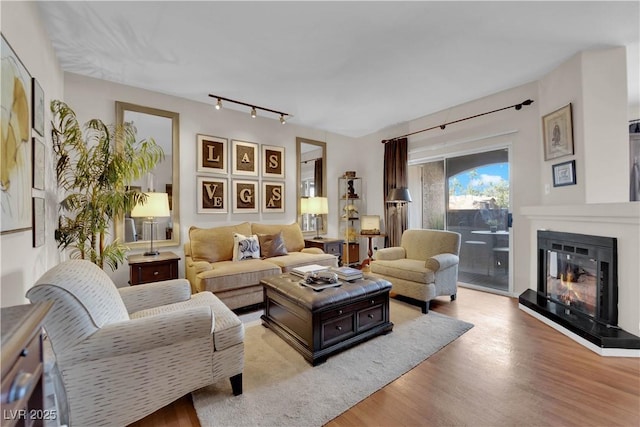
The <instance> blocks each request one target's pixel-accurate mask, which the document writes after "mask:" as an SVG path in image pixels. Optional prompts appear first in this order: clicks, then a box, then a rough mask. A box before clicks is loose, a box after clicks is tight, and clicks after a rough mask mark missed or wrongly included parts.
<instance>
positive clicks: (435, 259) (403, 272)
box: [371, 229, 460, 313]
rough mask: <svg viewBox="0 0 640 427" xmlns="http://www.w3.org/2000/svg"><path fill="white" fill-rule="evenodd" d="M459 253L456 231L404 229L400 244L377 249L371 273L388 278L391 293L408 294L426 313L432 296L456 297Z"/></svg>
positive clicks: (458, 237) (458, 239) (458, 240)
mask: <svg viewBox="0 0 640 427" xmlns="http://www.w3.org/2000/svg"><path fill="white" fill-rule="evenodd" d="M459 253H460V234H459V233H455V232H452V231H441V230H423V229H413V230H405V232H404V233H402V238H401V240H400V246H397V247H391V248H384V249H380V250H378V252H377V253H376V259H375V260H374V261H372V262H371V275H372V276H376V277H380V278H383V279H386V280H388V281H390V282H391V284H392V285H393V288H392V290H391V291H392V292H393V293H395V294H397V295H402V296H405V297H408V298H410V299H411V302H415V303H417V304H418V305H419V306H420V308H421V309H422V312H423V313H427V312H428V311H429V301H431V300H432V299H434V298H435V297H438V296H441V295H448V296H450V297H451V301H453V300H455V299H456V293H457V292H458V263H459V258H458V255H459Z"/></svg>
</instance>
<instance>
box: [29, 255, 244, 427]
mask: <svg viewBox="0 0 640 427" xmlns="http://www.w3.org/2000/svg"><path fill="white" fill-rule="evenodd" d="M27 298H29V300H30V301H31V302H37V301H46V300H52V301H54V305H53V308H52V309H51V311H50V312H49V314H48V315H47V317H46V319H45V323H44V328H45V330H46V332H47V335H48V337H49V339H50V340H51V347H52V349H53V352H54V353H55V358H56V367H55V369H56V370H57V372H58V374H59V376H60V379H61V381H60V383H61V386H62V389H58V388H56V397H57V399H58V401H59V406H60V407H62V408H66V412H67V413H66V417H64V418H66V420H64V421H66V422H67V423H68V424H69V425H70V426H71V427H74V426H79V427H84V426H124V425H127V424H130V423H132V422H134V421H137V420H139V419H141V418H143V417H145V416H147V415H148V414H150V413H152V412H155V411H157V410H158V409H160V408H162V407H163V406H166V405H168V404H169V403H171V402H173V401H174V400H176V399H178V398H180V397H182V396H184V395H185V394H187V393H189V392H191V391H194V390H196V389H199V388H201V387H204V386H207V385H209V384H212V383H215V382H218V381H220V380H222V379H227V378H229V379H231V386H232V390H233V394H234V395H239V394H241V393H242V370H243V368H244V341H243V340H244V328H243V325H242V322H241V321H240V319H239V318H238V317H237V316H236V315H235V314H234V313H233V312H232V311H231V310H230V309H229V308H228V307H227V306H225V305H224V304H223V303H222V302H221V301H220V300H219V299H218V298H217V297H216V296H215V295H213V294H212V293H211V292H200V293H198V294H197V295H193V296H192V295H191V287H190V285H189V282H188V281H187V280H185V279H177V280H169V281H165V282H156V283H149V284H144V285H138V286H131V287H124V288H117V287H116V286H115V285H114V283H113V282H112V280H111V279H110V278H109V276H108V275H107V274H106V273H105V272H104V271H103V270H101V269H100V268H99V267H97V266H96V265H94V264H93V263H91V262H89V261H84V260H71V261H66V262H63V263H61V264H58V265H57V266H55V267H54V268H52V269H51V270H49V271H48V272H46V273H45V274H44V275H43V276H42V277H41V278H40V279H39V280H38V282H37V283H36V284H35V285H34V286H33V287H32V288H31V289H29V291H28V292H27ZM54 383H55V381H54ZM63 415H64V414H63Z"/></svg>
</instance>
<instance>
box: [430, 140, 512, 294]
mask: <svg viewBox="0 0 640 427" xmlns="http://www.w3.org/2000/svg"><path fill="white" fill-rule="evenodd" d="M419 166H420V169H421V179H422V188H423V191H422V195H421V196H422V197H421V201H422V227H423V228H434V229H447V230H451V231H456V232H458V233H460V234H461V236H462V242H461V247H460V265H459V274H458V280H459V281H460V282H461V283H464V284H467V285H469V286H470V287H474V288H487V289H492V290H494V291H498V292H508V291H509V253H510V247H511V245H510V236H509V218H510V215H509V200H510V197H509V196H510V192H509V151H508V149H507V148H504V149H499V150H492V151H485V152H480V153H473V154H467V155H460V156H455V157H454V156H451V157H446V158H444V159H441V160H435V161H432V162H428V163H423V164H421V165H419Z"/></svg>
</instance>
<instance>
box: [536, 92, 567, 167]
mask: <svg viewBox="0 0 640 427" xmlns="http://www.w3.org/2000/svg"><path fill="white" fill-rule="evenodd" d="M542 132H543V138H544V159H545V160H552V159H556V158H558V157H564V156H570V155H572V154H573V124H572V121H571V104H569V105H566V106H564V107H562V108H560V109H559V110H556V111H554V112H553V113H550V114H547V115H546V116H544V117H543V118H542Z"/></svg>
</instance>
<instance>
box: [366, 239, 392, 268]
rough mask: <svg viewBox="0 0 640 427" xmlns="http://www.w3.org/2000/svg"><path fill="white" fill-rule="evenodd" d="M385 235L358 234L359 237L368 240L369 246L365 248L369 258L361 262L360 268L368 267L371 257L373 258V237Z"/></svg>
mask: <svg viewBox="0 0 640 427" xmlns="http://www.w3.org/2000/svg"><path fill="white" fill-rule="evenodd" d="M386 236H387V235H386V234H384V233H380V234H360V237H366V238H367V239H369V245H368V246H367V255H368V256H369V258H367V259H365V260H364V261H362V265H360V268H364V266H365V265H370V264H371V257H372V256H373V238H374V237H386Z"/></svg>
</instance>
